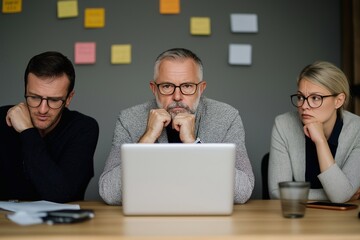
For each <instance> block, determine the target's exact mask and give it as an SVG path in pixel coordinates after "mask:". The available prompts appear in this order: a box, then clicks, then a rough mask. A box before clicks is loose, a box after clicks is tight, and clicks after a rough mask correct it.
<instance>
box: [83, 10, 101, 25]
mask: <svg viewBox="0 0 360 240" xmlns="http://www.w3.org/2000/svg"><path fill="white" fill-rule="evenodd" d="M104 26H105V9H104V8H86V9H85V28H102V27H104Z"/></svg>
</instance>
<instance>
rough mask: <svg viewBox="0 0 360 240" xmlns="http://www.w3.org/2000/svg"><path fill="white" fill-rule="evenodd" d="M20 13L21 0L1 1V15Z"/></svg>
mask: <svg viewBox="0 0 360 240" xmlns="http://www.w3.org/2000/svg"><path fill="white" fill-rule="evenodd" d="M21 11H22V0H3V4H2V12H3V13H19V12H21Z"/></svg>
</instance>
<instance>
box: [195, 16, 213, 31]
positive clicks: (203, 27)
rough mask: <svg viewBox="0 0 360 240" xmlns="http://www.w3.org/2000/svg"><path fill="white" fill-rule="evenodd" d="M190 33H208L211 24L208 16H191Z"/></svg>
mask: <svg viewBox="0 0 360 240" xmlns="http://www.w3.org/2000/svg"><path fill="white" fill-rule="evenodd" d="M190 33H191V34H192V35H210V34H211V24H210V18H208V17H192V18H191V19H190Z"/></svg>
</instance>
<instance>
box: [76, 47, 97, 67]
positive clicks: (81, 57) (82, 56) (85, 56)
mask: <svg viewBox="0 0 360 240" xmlns="http://www.w3.org/2000/svg"><path fill="white" fill-rule="evenodd" d="M74 52H75V64H94V63H95V62H96V43H95V42H77V43H75V51H74Z"/></svg>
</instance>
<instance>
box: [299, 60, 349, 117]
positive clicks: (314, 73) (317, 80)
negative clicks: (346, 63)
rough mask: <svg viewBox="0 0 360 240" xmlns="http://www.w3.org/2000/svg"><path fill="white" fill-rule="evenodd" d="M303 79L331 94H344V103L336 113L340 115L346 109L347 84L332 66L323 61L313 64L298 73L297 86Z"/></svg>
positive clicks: (345, 79) (339, 72)
mask: <svg viewBox="0 0 360 240" xmlns="http://www.w3.org/2000/svg"><path fill="white" fill-rule="evenodd" d="M304 78H305V79H306V80H308V81H310V82H312V83H314V84H318V85H321V86H323V87H325V88H326V89H327V90H329V91H330V93H331V94H340V93H344V94H345V101H344V104H343V105H342V106H341V107H340V108H339V109H338V111H340V113H341V112H342V111H343V109H344V108H346V107H347V105H348V103H349V100H350V99H349V98H350V87H349V82H348V80H347V78H346V76H345V74H344V73H343V72H342V71H341V70H340V69H339V68H337V67H336V66H335V65H334V64H332V63H329V62H324V61H317V62H314V63H313V64H310V65H308V66H306V67H305V68H304V69H303V70H302V71H301V72H300V74H299V76H298V79H297V84H298V86H299V83H300V81H301V80H302V79H304Z"/></svg>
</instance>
